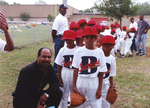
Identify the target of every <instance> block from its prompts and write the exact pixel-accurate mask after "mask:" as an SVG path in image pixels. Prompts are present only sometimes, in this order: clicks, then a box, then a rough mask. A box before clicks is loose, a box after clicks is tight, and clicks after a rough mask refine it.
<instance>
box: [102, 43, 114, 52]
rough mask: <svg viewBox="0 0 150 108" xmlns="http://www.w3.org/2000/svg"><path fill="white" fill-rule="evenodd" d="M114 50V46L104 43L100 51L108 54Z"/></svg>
mask: <svg viewBox="0 0 150 108" xmlns="http://www.w3.org/2000/svg"><path fill="white" fill-rule="evenodd" d="M113 48H114V44H111V43H104V44H103V45H102V49H103V51H104V52H107V53H110V51H111V50H112V49H113Z"/></svg>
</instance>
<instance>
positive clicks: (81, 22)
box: [78, 19, 87, 30]
mask: <svg viewBox="0 0 150 108" xmlns="http://www.w3.org/2000/svg"><path fill="white" fill-rule="evenodd" d="M78 24H79V28H80V29H81V30H83V28H84V27H86V26H87V21H86V20H85V19H80V20H79V21H78Z"/></svg>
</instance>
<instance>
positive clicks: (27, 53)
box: [0, 35, 150, 108]
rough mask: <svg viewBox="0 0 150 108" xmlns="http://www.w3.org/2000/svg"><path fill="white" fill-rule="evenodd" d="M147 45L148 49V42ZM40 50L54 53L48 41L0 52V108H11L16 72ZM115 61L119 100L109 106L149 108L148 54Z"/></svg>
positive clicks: (32, 59) (149, 42)
mask: <svg viewBox="0 0 150 108" xmlns="http://www.w3.org/2000/svg"><path fill="white" fill-rule="evenodd" d="M149 36H150V35H149ZM147 46H148V47H150V39H148V41H147ZM41 47H48V48H50V49H52V50H53V44H52V42H51V41H50V42H48V41H47V42H41V43H36V44H35V45H34V44H32V45H28V46H25V47H20V48H16V49H15V50H14V51H12V52H8V53H0V60H1V61H0V108H12V96H11V93H12V92H13V91H14V90H15V87H16V83H17V78H18V75H19V71H20V70H21V69H22V68H23V67H24V66H25V65H27V64H29V63H31V62H33V61H35V60H36V57H37V51H38V49H39V48H41ZM148 50H149V49H148ZM149 51H150V50H149ZM53 54H54V50H53ZM118 56H119V55H118ZM116 60H117V76H116V77H114V85H115V86H116V89H117V90H118V98H117V101H116V102H115V104H114V105H112V106H111V107H112V108H149V107H150V52H147V54H146V56H145V57H140V56H135V53H134V56H133V57H131V58H128V57H126V58H119V57H118V58H117V59H116ZM52 63H53V60H52Z"/></svg>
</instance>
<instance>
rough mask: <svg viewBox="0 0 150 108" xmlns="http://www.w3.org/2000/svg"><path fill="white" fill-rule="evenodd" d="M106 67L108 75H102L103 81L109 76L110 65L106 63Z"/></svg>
mask: <svg viewBox="0 0 150 108" xmlns="http://www.w3.org/2000/svg"><path fill="white" fill-rule="evenodd" d="M106 67H107V71H109V73H106V74H104V76H103V79H105V78H107V77H109V74H110V67H111V66H110V64H109V63H106Z"/></svg>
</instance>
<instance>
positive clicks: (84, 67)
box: [79, 56, 100, 74]
mask: <svg viewBox="0 0 150 108" xmlns="http://www.w3.org/2000/svg"><path fill="white" fill-rule="evenodd" d="M81 59H82V62H81V63H80V67H81V70H80V71H79V74H93V73H95V72H96V71H97V67H98V66H100V59H98V60H97V58H96V57H93V56H83V57H81Z"/></svg>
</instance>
